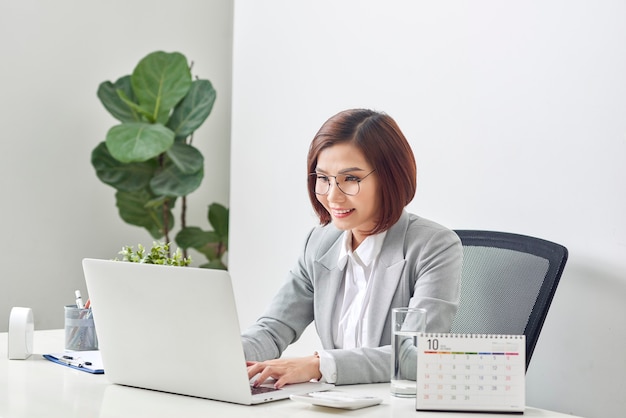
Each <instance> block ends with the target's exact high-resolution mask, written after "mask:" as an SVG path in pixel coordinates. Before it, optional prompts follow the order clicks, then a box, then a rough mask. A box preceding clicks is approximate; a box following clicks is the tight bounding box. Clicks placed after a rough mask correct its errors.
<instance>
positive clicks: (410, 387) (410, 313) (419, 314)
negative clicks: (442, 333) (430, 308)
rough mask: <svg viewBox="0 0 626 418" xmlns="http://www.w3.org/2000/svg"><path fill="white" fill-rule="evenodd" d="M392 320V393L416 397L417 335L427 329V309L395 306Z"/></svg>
mask: <svg viewBox="0 0 626 418" xmlns="http://www.w3.org/2000/svg"><path fill="white" fill-rule="evenodd" d="M391 321H392V323H391V329H392V337H391V394H392V395H394V396H399V397H404V398H410V397H415V391H416V382H415V380H416V378H417V336H418V334H419V333H420V332H424V331H426V309H422V308H394V309H393V310H392V311H391Z"/></svg>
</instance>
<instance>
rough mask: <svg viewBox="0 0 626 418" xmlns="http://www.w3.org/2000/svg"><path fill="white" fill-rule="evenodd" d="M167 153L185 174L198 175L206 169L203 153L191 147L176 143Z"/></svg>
mask: <svg viewBox="0 0 626 418" xmlns="http://www.w3.org/2000/svg"><path fill="white" fill-rule="evenodd" d="M166 153H167V156H168V157H169V158H170V160H171V161H172V163H174V165H175V166H176V167H178V169H179V170H180V171H181V172H182V173H183V174H193V173H197V172H198V171H200V170H202V169H203V168H204V157H203V156H202V153H201V152H200V151H198V149H197V148H195V147H193V146H191V145H188V144H183V143H180V142H175V143H174V145H172V147H171V148H170V149H168V150H167V151H166Z"/></svg>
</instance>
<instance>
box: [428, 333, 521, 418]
mask: <svg viewBox="0 0 626 418" xmlns="http://www.w3.org/2000/svg"><path fill="white" fill-rule="evenodd" d="M417 338H418V339H417V350H418V352H417V394H416V409H417V410H450V411H490V412H523V411H524V407H525V390H526V388H525V372H526V355H525V352H526V339H525V336H524V335H481V334H432V333H421V334H420V335H419V336H418V337H417Z"/></svg>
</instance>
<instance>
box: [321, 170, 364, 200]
mask: <svg viewBox="0 0 626 418" xmlns="http://www.w3.org/2000/svg"><path fill="white" fill-rule="evenodd" d="M374 171H376V169H373V170H372V171H370V172H369V173H367V174H366V175H364V176H363V177H360V178H357V180H355V181H356V183H357V187H358V190H357V192H356V193H354V194H350V193H346V192H344V191H343V189H342V188H341V186H340V185H339V182H338V181H337V176H349V175H351V174H337V176H329V175H327V174H322V173H309V176H317V177H315V178H314V180H315V183H317V179H318V178H319V177H326V178H328V179H330V178H331V177H332V178H333V179H335V185H336V186H337V189H339V191H340V192H341V193H343V194H345V195H346V196H356V195H358V194H359V193H360V192H361V182H362V181H363V180H365V179H366V178H367V177H368V176H369V175H370V174H372V173H373V172H374ZM353 177H355V178H356V177H357V176H353ZM330 186H331V183H330V180H329V181H328V190H326V193H318V192H317V191H315V187H314V188H313V192H314V193H315V194H316V195H318V196H326V195H328V193H330Z"/></svg>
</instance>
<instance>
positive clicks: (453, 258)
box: [242, 211, 462, 385]
mask: <svg viewBox="0 0 626 418" xmlns="http://www.w3.org/2000/svg"><path fill="white" fill-rule="evenodd" d="M342 232H343V231H340V230H338V229H337V228H335V227H334V226H333V225H332V224H329V225H327V226H324V227H317V228H314V229H313V230H312V231H311V232H310V233H309V236H308V237H307V240H306V243H305V246H304V251H303V252H302V254H301V256H300V257H299V259H298V263H297V265H296V267H295V268H294V269H293V270H292V271H290V272H289V275H288V277H287V280H286V281H285V283H284V284H283V286H282V287H281V288H280V290H279V291H278V293H277V295H276V296H275V297H274V299H273V300H272V302H271V304H270V306H269V308H268V309H267V310H266V311H265V313H264V314H263V316H262V317H261V318H259V320H258V321H257V322H256V323H255V324H254V325H253V326H251V327H250V328H249V329H247V330H246V331H245V332H244V333H243V334H242V341H243V346H244V351H245V355H246V359H248V360H255V361H262V360H268V359H273V358H278V357H280V355H281V353H282V352H283V351H284V350H285V349H286V348H287V346H288V345H289V344H291V343H293V342H295V341H296V340H297V339H298V338H299V337H300V336H301V335H302V332H304V330H305V328H306V327H307V326H308V325H309V324H310V323H311V322H312V321H313V320H315V327H316V330H317V333H318V335H319V338H320V341H321V343H322V346H323V347H324V350H326V351H327V352H328V353H329V354H330V355H332V356H333V358H334V359H335V363H336V365H337V380H336V384H338V385H341V384H356V383H374V382H388V381H389V380H390V373H391V372H390V369H391V345H390V344H391V309H392V308H395V307H401V306H414V307H420V308H425V309H426V310H427V324H426V330H427V331H428V332H449V331H450V326H451V324H452V320H453V318H454V315H455V314H456V310H457V307H458V303H459V285H460V277H461V263H462V247H461V242H460V240H459V238H458V237H457V235H456V234H455V233H454V232H452V231H451V230H449V229H447V228H445V227H443V226H441V225H438V224H436V223H435V222H432V221H429V220H427V219H424V218H420V217H418V216H416V215H413V214H409V213H407V212H406V211H405V212H403V214H402V216H401V217H400V219H399V220H398V222H397V223H396V224H395V225H393V226H392V227H391V228H390V229H389V230H388V232H387V235H386V237H385V241H384V243H383V247H382V250H381V253H380V258H379V262H378V264H377V267H376V270H375V271H374V273H373V275H372V278H371V280H373V282H372V283H371V286H373V288H372V293H371V299H370V302H369V303H370V308H369V310H368V312H369V316H370V317H369V318H368V324H369V329H368V335H369V341H366V342H364V345H366V346H368V347H361V348H355V349H345V350H344V349H337V348H336V347H335V346H334V344H333V338H332V329H331V324H332V318H331V315H332V312H333V308H334V303H335V298H336V295H337V292H339V291H340V286H342V285H343V271H342V270H341V269H339V268H338V267H337V261H338V258H339V253H340V250H341V245H342V240H341V234H342Z"/></svg>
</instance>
